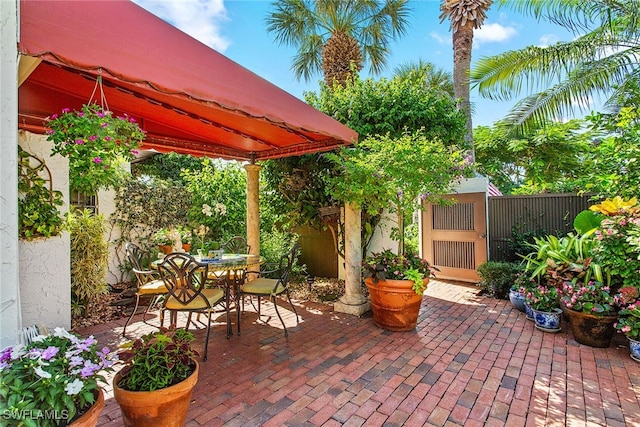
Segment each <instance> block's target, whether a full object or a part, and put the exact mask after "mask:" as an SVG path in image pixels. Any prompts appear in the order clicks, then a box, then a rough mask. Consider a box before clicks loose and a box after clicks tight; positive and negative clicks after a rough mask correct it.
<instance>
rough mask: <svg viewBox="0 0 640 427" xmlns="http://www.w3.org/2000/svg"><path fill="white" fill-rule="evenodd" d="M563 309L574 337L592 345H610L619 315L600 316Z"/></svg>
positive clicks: (582, 342)
mask: <svg viewBox="0 0 640 427" xmlns="http://www.w3.org/2000/svg"><path fill="white" fill-rule="evenodd" d="M563 311H564V313H565V314H566V316H567V317H568V318H569V324H570V325H571V330H572V331H573V337H574V338H575V340H576V341H577V342H579V343H580V344H585V345H588V346H591V347H599V348H606V347H609V345H610V344H611V339H612V338H613V334H614V333H615V331H616V330H615V328H614V327H613V324H614V323H616V322H617V320H618V316H617V315H611V316H598V315H595V314H591V313H583V312H581V311H576V310H571V309H569V308H564V310H563Z"/></svg>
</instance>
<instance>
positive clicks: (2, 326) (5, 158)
mask: <svg viewBox="0 0 640 427" xmlns="http://www.w3.org/2000/svg"><path fill="white" fill-rule="evenodd" d="M17 10H18V8H17V2H16V1H4V0H3V1H0V17H2V19H0V348H5V347H8V346H10V345H14V344H17V343H18V342H19V330H20V329H21V328H22V320H21V317H20V290H19V286H18V262H19V261H18V150H17V140H18V78H17V76H18V74H17V68H18V65H17V58H18V48H17V43H18V37H17V34H18V21H17Z"/></svg>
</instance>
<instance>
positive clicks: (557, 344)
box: [77, 280, 640, 427]
mask: <svg viewBox="0 0 640 427" xmlns="http://www.w3.org/2000/svg"><path fill="white" fill-rule="evenodd" d="M477 294H478V288H475V287H472V286H467V285H463V284H456V283H448V282H441V281H435V280H433V281H432V282H431V283H430V285H429V289H428V291H427V293H426V297H425V298H424V300H423V305H422V309H421V313H420V319H419V322H418V327H417V328H416V330H415V331H412V332H386V331H384V330H382V329H379V328H378V327H376V326H375V325H374V323H373V320H372V319H371V317H370V313H369V315H368V316H364V317H362V318H356V317H353V316H350V315H346V314H341V313H334V312H333V308H332V306H330V305H322V304H316V303H307V302H297V303H296V307H297V310H298V314H299V315H300V323H299V324H298V325H297V326H295V318H294V316H293V313H292V312H289V311H288V310H287V309H288V308H289V306H288V304H286V303H281V304H280V307H282V308H283V310H281V311H284V312H285V313H286V316H285V321H286V323H287V326H288V328H289V338H288V339H285V338H284V333H283V331H282V329H281V325H280V323H279V321H278V319H277V317H275V312H274V311H273V308H272V306H270V304H263V306H262V309H263V319H265V318H266V317H265V314H271V315H272V317H271V319H270V321H269V323H268V324H264V323H263V322H261V323H256V319H257V315H256V313H255V312H246V313H245V314H244V315H243V319H242V335H241V336H233V337H232V338H230V339H226V338H225V327H224V323H223V322H224V318H223V316H220V317H219V318H218V319H217V320H218V324H217V325H215V326H214V327H213V328H212V333H211V339H210V343H209V358H208V361H207V362H201V369H200V377H199V381H198V384H197V386H196V388H195V389H194V393H193V397H192V405H191V408H190V410H189V414H188V417H187V424H186V425H187V426H220V425H224V426H285V425H286V426H340V425H345V426H382V425H385V426H401V425H406V426H422V425H425V426H455V425H465V426H467V425H468V426H476V425H477V426H481V425H485V426H509V427H511V426H525V425H526V426H544V425H548V426H563V425H568V426H585V425H590V426H623V425H627V426H640V364H639V363H637V362H635V361H633V360H632V359H631V358H630V357H629V349H628V345H627V344H626V342H625V340H624V338H623V337H621V336H616V337H615V339H614V342H613V343H612V345H611V346H610V347H609V348H607V349H598V348H591V347H587V346H584V345H580V344H578V343H577V342H576V341H574V339H573V337H572V334H571V332H570V328H569V325H567V324H563V325H562V326H563V330H562V332H559V333H557V334H551V333H544V332H542V331H539V330H537V329H535V328H534V325H533V322H531V321H528V320H526V318H525V315H524V313H521V312H519V311H517V310H516V309H515V308H512V306H511V304H510V303H509V302H508V301H500V300H495V299H491V298H486V297H482V296H478V295H477ZM250 307H251V305H250V304H247V309H249V308H250ZM141 318H142V317H141V316H138V317H136V318H134V321H133V322H132V323H131V324H130V325H129V327H128V328H127V334H128V336H129V337H130V338H133V337H138V336H140V335H141V334H143V333H145V332H148V331H152V330H155V328H153V327H150V326H148V325H145V324H143V323H142V322H141ZM123 324H124V320H122V321H118V322H112V323H107V324H103V325H99V326H94V327H91V328H85V329H82V330H78V331H77V332H79V333H81V334H94V335H95V336H96V338H98V340H99V341H100V343H101V344H104V345H109V346H111V347H112V348H114V347H115V346H117V345H118V344H119V343H121V342H122V338H121V337H120V334H121V332H122V325H123ZM204 332H205V330H204V329H199V330H197V331H196V335H197V338H198V340H197V345H198V346H199V348H202V345H203V343H204ZM105 392H106V394H105V398H106V405H105V408H104V410H103V412H102V415H101V417H100V421H99V425H100V426H120V425H122V420H121V417H120V410H119V407H118V405H117V403H116V402H115V400H114V399H113V393H112V390H111V387H110V385H109V386H108V387H105Z"/></svg>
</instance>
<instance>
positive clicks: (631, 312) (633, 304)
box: [615, 286, 640, 362]
mask: <svg viewBox="0 0 640 427" xmlns="http://www.w3.org/2000/svg"><path fill="white" fill-rule="evenodd" d="M639 297H640V289H638V288H637V287H635V286H625V287H624V288H621V289H620V292H619V293H618V294H617V295H616V300H617V303H618V304H619V305H620V307H621V309H620V311H618V316H619V317H618V322H617V323H616V324H615V328H616V329H617V330H618V332H620V333H623V334H624V335H625V336H626V337H627V339H628V340H629V350H630V355H631V358H632V359H633V360H635V361H636V362H640V299H638V298H639Z"/></svg>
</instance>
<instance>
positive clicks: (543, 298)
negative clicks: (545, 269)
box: [524, 285, 559, 312]
mask: <svg viewBox="0 0 640 427" xmlns="http://www.w3.org/2000/svg"><path fill="white" fill-rule="evenodd" d="M524 302H525V304H527V305H529V307H531V308H532V309H534V310H538V311H546V312H549V311H552V310H553V309H555V308H559V306H558V290H557V289H556V287H555V286H545V285H538V286H532V287H530V288H528V289H527V292H526V293H525V294H524Z"/></svg>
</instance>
